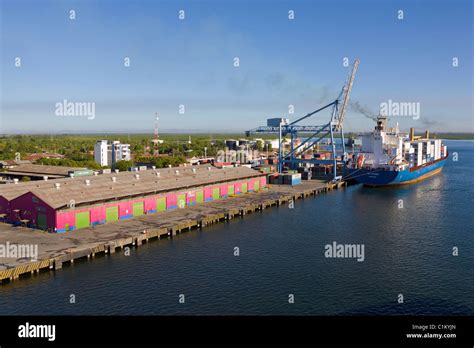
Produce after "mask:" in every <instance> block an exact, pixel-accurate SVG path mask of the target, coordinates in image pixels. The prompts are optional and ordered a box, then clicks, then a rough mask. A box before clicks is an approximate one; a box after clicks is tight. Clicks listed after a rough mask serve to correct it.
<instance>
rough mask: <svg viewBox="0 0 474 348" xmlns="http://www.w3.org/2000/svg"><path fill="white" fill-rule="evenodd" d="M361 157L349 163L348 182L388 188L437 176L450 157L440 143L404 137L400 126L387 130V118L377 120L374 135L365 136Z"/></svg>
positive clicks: (404, 134)
mask: <svg viewBox="0 0 474 348" xmlns="http://www.w3.org/2000/svg"><path fill="white" fill-rule="evenodd" d="M360 137H361V140H362V146H361V151H360V152H359V153H358V154H355V155H353V157H352V158H351V159H349V161H348V165H347V167H348V169H349V173H348V174H349V175H348V179H353V180H356V181H357V182H359V183H362V184H365V185H367V186H388V185H402V184H409V183H414V182H417V181H420V180H423V179H426V178H428V177H430V176H433V175H435V174H438V173H440V172H441V170H442V169H443V166H444V164H445V163H446V159H447V157H448V148H447V146H446V145H444V144H443V143H442V141H441V139H429V132H428V131H426V133H425V136H424V137H421V136H415V129H414V128H410V133H409V134H407V133H401V132H400V131H399V129H398V124H397V126H396V127H395V128H388V127H387V117H385V116H379V117H377V125H376V127H375V129H374V131H373V132H371V133H367V134H362V135H361V136H360Z"/></svg>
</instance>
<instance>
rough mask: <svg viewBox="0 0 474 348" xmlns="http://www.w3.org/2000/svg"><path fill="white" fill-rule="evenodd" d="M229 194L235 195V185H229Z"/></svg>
mask: <svg viewBox="0 0 474 348" xmlns="http://www.w3.org/2000/svg"><path fill="white" fill-rule="evenodd" d="M227 194H228V195H229V196H233V195H234V185H229V187H228V188H227Z"/></svg>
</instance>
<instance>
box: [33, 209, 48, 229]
mask: <svg viewBox="0 0 474 348" xmlns="http://www.w3.org/2000/svg"><path fill="white" fill-rule="evenodd" d="M36 224H37V227H38V228H40V229H42V230H46V229H47V228H48V221H47V219H46V214H45V213H40V212H38V215H37V217H36Z"/></svg>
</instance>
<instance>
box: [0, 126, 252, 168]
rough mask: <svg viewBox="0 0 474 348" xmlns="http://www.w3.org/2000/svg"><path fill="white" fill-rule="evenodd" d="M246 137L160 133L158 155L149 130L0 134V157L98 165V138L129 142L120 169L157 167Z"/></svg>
mask: <svg viewBox="0 0 474 348" xmlns="http://www.w3.org/2000/svg"><path fill="white" fill-rule="evenodd" d="M240 138H245V136H244V134H217V135H209V134H192V135H191V139H190V136H189V135H185V134H162V135H160V140H163V143H162V144H159V145H158V153H159V155H160V156H159V157H154V156H152V154H153V152H154V146H153V142H152V140H153V135H152V134H130V135H124V134H108V135H100V134H98V135H95V134H94V135H92V134H88V135H12V136H0V160H5V159H15V157H16V154H17V153H19V154H20V158H21V159H26V158H27V156H28V155H30V154H32V153H52V154H60V155H63V156H64V158H60V159H58V158H42V159H39V160H38V161H36V163H38V164H45V165H57V166H68V167H87V168H89V169H100V168H101V167H100V165H98V164H97V163H95V162H94V144H95V143H96V141H97V140H102V139H105V140H118V141H120V142H121V143H126V144H130V149H131V152H132V161H130V162H129V163H127V162H124V163H120V162H119V163H117V168H118V169H119V170H124V169H125V170H126V168H128V167H130V166H132V165H137V164H140V163H143V164H144V163H149V164H152V165H155V166H156V167H157V168H162V167H167V166H168V165H172V166H175V165H178V164H180V163H184V162H185V161H186V158H187V157H194V156H196V157H203V156H204V155H205V154H207V156H209V157H212V156H216V155H217V152H218V151H219V150H221V149H223V148H224V142H225V139H240ZM189 140H191V142H189Z"/></svg>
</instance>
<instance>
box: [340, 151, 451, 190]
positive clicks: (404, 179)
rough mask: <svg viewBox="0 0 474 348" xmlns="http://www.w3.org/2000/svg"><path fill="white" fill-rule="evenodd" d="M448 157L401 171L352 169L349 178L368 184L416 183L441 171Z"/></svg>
mask: <svg viewBox="0 0 474 348" xmlns="http://www.w3.org/2000/svg"><path fill="white" fill-rule="evenodd" d="M446 159H447V158H446V157H445V158H441V159H439V160H436V161H433V162H431V163H427V164H425V165H423V166H419V167H415V168H411V169H406V170H403V171H400V172H396V171H383V170H380V169H358V170H357V169H356V170H352V173H350V177H349V178H353V179H354V180H356V181H357V182H359V183H361V184H364V185H367V186H393V185H404V184H411V183H415V182H418V181H421V180H424V179H427V178H429V177H431V176H433V175H436V174H438V173H440V172H441V171H442V170H443V166H444V165H445V163H446Z"/></svg>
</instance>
